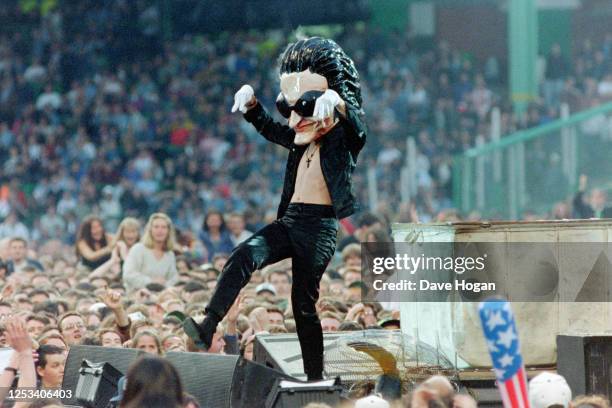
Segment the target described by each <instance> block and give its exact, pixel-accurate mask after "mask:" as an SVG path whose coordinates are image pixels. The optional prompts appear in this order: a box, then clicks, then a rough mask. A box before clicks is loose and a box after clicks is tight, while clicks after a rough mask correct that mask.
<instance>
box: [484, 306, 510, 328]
mask: <svg viewBox="0 0 612 408" xmlns="http://www.w3.org/2000/svg"><path fill="white" fill-rule="evenodd" d="M505 324H506V321H505V320H504V318H503V317H502V314H501V311H499V310H497V311H495V312H491V313H490V314H489V319H487V329H489V330H493V329H495V328H496V327H497V326H504V325H505Z"/></svg>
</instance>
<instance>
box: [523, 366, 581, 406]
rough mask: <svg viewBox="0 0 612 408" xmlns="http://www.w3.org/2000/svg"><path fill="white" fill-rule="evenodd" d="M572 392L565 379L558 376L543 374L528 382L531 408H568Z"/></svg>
mask: <svg viewBox="0 0 612 408" xmlns="http://www.w3.org/2000/svg"><path fill="white" fill-rule="evenodd" d="M571 400H572V390H571V389H570V387H569V385H567V381H565V378H563V377H562V376H560V375H559V374H554V373H549V372H543V373H541V374H538V375H537V376H535V377H533V378H532V379H531V381H529V404H530V405H531V408H549V407H552V406H561V407H563V408H569V405H570V402H571Z"/></svg>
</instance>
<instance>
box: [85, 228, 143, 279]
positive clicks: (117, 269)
mask: <svg viewBox="0 0 612 408" xmlns="http://www.w3.org/2000/svg"><path fill="white" fill-rule="evenodd" d="M139 240H140V222H139V221H138V220H137V219H136V218H132V217H127V218H124V219H123V221H121V223H120V224H119V228H118V229H117V234H116V235H115V240H114V241H113V244H112V248H113V250H112V253H111V258H110V259H109V260H108V261H106V262H105V263H104V264H103V265H101V266H100V267H98V268H97V269H96V270H95V271H93V272H92V273H91V275H90V277H91V278H96V277H108V278H111V279H114V278H117V277H119V274H120V273H121V270H122V268H123V264H124V262H125V260H126V258H127V255H128V253H129V251H130V249H131V248H132V247H133V246H134V245H135V244H136V243H138V241H139Z"/></svg>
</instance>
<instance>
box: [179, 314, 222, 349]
mask: <svg viewBox="0 0 612 408" xmlns="http://www.w3.org/2000/svg"><path fill="white" fill-rule="evenodd" d="M217 324H219V320H217V319H215V318H213V317H212V316H211V315H206V317H205V318H204V321H202V322H201V323H197V322H196V321H195V319H194V318H192V317H188V318H186V319H185V321H184V322H183V330H184V331H185V333H186V334H187V335H188V336H189V337H190V338H191V339H192V340H193V342H194V343H195V346H196V347H197V348H199V349H202V350H204V351H208V349H209V348H210V346H211V344H212V340H213V336H214V335H215V332H216V331H217Z"/></svg>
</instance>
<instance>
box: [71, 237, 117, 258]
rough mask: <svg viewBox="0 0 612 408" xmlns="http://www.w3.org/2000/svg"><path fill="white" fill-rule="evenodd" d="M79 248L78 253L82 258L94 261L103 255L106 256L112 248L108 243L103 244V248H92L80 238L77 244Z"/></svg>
mask: <svg viewBox="0 0 612 408" xmlns="http://www.w3.org/2000/svg"><path fill="white" fill-rule="evenodd" d="M77 246H78V248H79V253H80V254H81V255H82V256H83V258H85V259H88V260H90V261H96V260H98V259H100V258H102V257H103V256H106V255H108V254H110V253H111V251H112V248H111V247H110V245H107V246H105V247H104V248H100V249H98V250H93V249H91V248H90V247H89V245H88V244H87V242H85V241H83V240H81V241H79V242H78V244H77Z"/></svg>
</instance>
